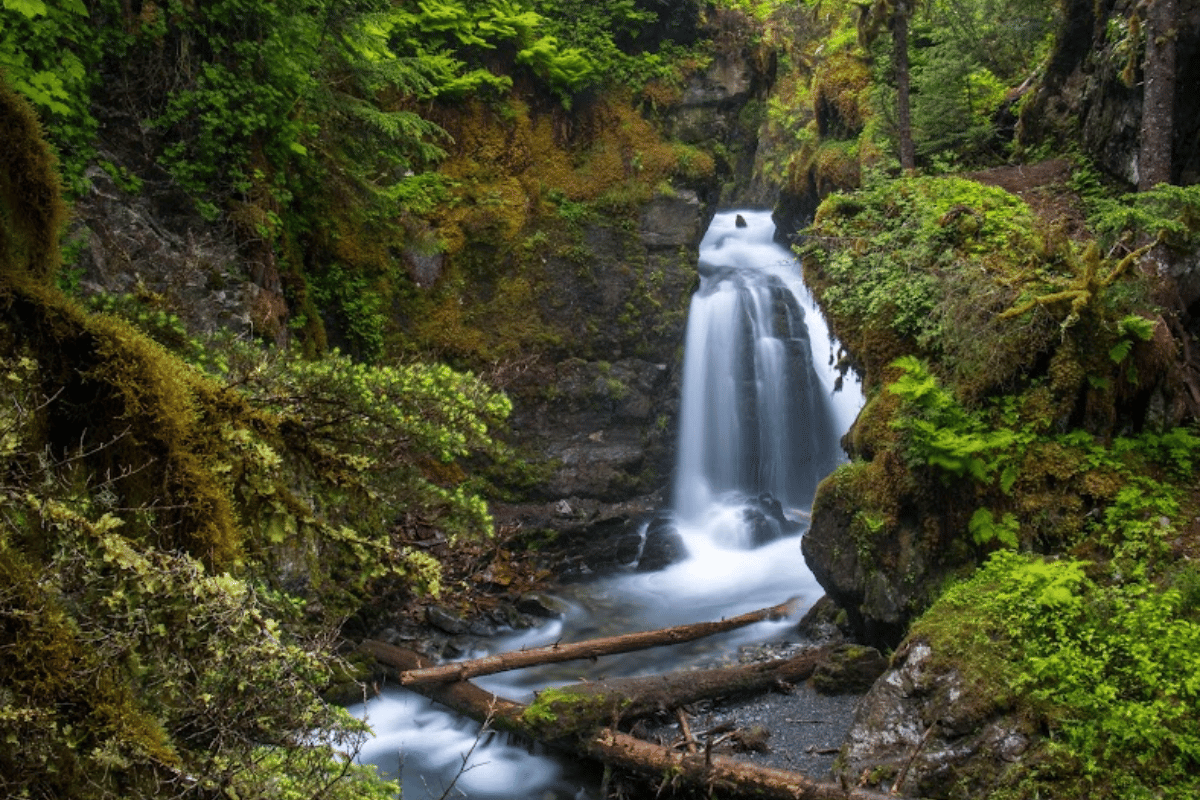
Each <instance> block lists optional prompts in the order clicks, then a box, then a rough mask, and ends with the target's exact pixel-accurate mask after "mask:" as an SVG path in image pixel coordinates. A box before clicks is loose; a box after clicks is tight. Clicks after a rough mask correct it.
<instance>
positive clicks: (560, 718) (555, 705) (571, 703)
mask: <svg viewBox="0 0 1200 800" xmlns="http://www.w3.org/2000/svg"><path fill="white" fill-rule="evenodd" d="M627 703H628V701H627V700H622V699H618V698H608V697H606V696H604V695H602V694H594V693H590V692H586V691H579V692H576V691H572V690H571V687H566V688H563V689H546V690H544V691H542V692H539V693H538V695H537V699H536V700H534V702H533V703H531V704H530V705H529V706H527V707H526V708H525V710H524V712H522V715H521V718H522V721H523V722H524V723H525V724H526V725H528V726H529V727H530V728H531V729H533V730H534V731H536V732H537V735H538V738H539V739H541V740H544V741H549V740H554V739H561V738H564V737H567V736H581V735H586V734H588V733H590V732H591V731H594V730H596V729H597V728H600V727H603V726H605V725H609V724H612V723H613V722H614V720H616V719H617V718H618V717H619V716H620V711H621V709H622V708H623V707H624V706H625V705H627Z"/></svg>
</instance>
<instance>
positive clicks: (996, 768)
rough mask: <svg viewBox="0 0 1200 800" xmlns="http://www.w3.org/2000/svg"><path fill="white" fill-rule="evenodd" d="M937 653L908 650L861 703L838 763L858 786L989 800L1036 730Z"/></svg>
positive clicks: (913, 645) (923, 647)
mask: <svg viewBox="0 0 1200 800" xmlns="http://www.w3.org/2000/svg"><path fill="white" fill-rule="evenodd" d="M934 655H935V654H934V653H933V650H932V649H931V647H930V646H929V645H928V644H927V643H925V642H923V641H916V642H910V643H907V644H906V645H905V646H904V647H902V648H901V649H900V650H899V651H897V653H896V655H895V657H894V658H893V659H892V664H893V666H892V668H891V669H890V670H888V671H887V672H886V673H885V674H884V675H883V677H882V678H880V679H879V680H878V681H876V682H875V684H874V686H873V687H872V688H871V690H870V691H869V692H868V693H867V694H866V695H865V696H864V697H863V698H862V700H861V701H860V702H859V705H858V708H857V711H856V712H855V716H854V723H853V726H852V727H851V729H850V732H849V734H848V735H847V738H846V742H845V744H844V745H843V747H842V753H841V757H840V758H839V763H840V765H841V766H840V769H839V774H840V777H841V778H843V779H844V780H845V781H847V782H850V783H851V784H859V783H860V782H862V784H863V785H866V786H871V787H875V788H878V789H881V790H884V791H888V790H891V789H892V787H893V786H894V785H895V784H897V783H899V786H898V787H897V788H898V791H899V793H900V794H901V795H905V796H912V797H952V798H964V800H965V799H966V798H971V797H986V796H988V793H989V790H990V788H992V787H994V786H995V785H996V784H997V783H998V782H999V781H1000V780H1001V779H1002V778H1003V776H1004V773H1005V772H1006V771H1007V770H1008V769H1010V768H1011V766H1012V765H1013V764H1014V763H1016V762H1017V761H1018V760H1019V759H1020V758H1021V756H1022V754H1024V753H1025V751H1026V750H1027V749H1028V748H1029V744H1030V741H1031V739H1032V737H1033V736H1034V731H1032V730H1031V729H1030V726H1029V723H1028V722H1027V721H1024V720H1021V719H1018V718H1016V717H1015V716H1014V715H1012V714H1009V713H1007V709H1006V708H1004V707H1003V705H1002V701H1001V700H1000V699H997V698H993V697H980V696H978V691H979V690H978V688H977V687H972V686H971V685H969V684H968V683H967V682H966V681H964V680H963V677H962V675H961V674H959V673H958V671H957V670H955V669H953V668H946V667H945V666H944V665H939V663H938V661H937V659H935V658H934Z"/></svg>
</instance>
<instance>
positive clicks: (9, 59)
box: [0, 0, 102, 190]
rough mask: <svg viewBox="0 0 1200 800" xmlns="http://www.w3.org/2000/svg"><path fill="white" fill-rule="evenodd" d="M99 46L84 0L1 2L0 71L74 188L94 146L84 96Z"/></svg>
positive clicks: (88, 91) (94, 127) (93, 123)
mask: <svg viewBox="0 0 1200 800" xmlns="http://www.w3.org/2000/svg"><path fill="white" fill-rule="evenodd" d="M101 48H102V44H101V43H100V41H98V39H97V37H96V36H95V34H94V33H93V31H92V30H91V28H90V26H89V22H88V10H87V7H86V6H85V5H84V4H83V0H52V1H51V2H45V0H6V2H5V3H3V5H0V72H2V73H3V74H4V79H5V80H6V81H8V82H9V84H10V85H11V86H12V87H13V88H14V89H15V90H16V91H18V92H20V93H21V94H22V95H24V96H25V97H26V99H28V100H29V102H30V103H32V104H33V105H34V107H35V108H36V109H37V111H38V115H39V116H40V117H41V119H42V121H43V124H44V125H45V127H46V128H47V129H48V130H49V132H50V134H51V137H52V138H53V140H54V143H55V146H56V149H57V151H58V156H59V159H60V161H61V163H62V165H63V174H64V177H65V178H66V180H67V183H68V186H69V187H71V188H72V189H75V190H78V189H79V188H80V185H81V181H82V180H83V169H84V166H85V165H86V163H87V161H88V159H89V158H90V157H91V156H92V154H93V152H94V150H95V145H94V143H93V139H94V137H95V135H96V130H97V122H96V119H95V117H93V116H92V113H91V110H90V109H89V107H88V100H89V97H90V94H91V89H92V87H93V86H94V85H95V83H96V81H97V78H98V76H97V74H96V72H95V70H94V69H93V67H94V64H95V61H96V60H97V59H98V57H99V53H100V51H101Z"/></svg>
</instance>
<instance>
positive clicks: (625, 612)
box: [350, 210, 863, 800]
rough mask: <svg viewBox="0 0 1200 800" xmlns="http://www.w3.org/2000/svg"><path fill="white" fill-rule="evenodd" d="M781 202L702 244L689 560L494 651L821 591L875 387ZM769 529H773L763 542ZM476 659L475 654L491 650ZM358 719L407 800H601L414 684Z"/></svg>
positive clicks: (543, 757) (653, 661) (676, 497)
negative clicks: (847, 458)
mask: <svg viewBox="0 0 1200 800" xmlns="http://www.w3.org/2000/svg"><path fill="white" fill-rule="evenodd" d="M774 233H775V226H774V223H773V222H772V220H771V214H770V212H769V211H754V210H741V211H726V212H722V213H718V214H717V215H716V216H715V217H714V219H713V221H712V223H711V225H710V227H709V229H708V231H707V233H706V234H705V236H704V239H703V241H702V242H701V245H700V256H699V272H700V287H699V288H698V289H697V291H696V293H695V295H694V296H693V298H692V302H691V306H690V309H689V314H688V327H687V334H686V340H685V347H684V367H683V392H682V396H681V405H680V419H679V440H678V449H677V453H676V469H675V475H674V480H673V484H672V487H671V502H670V507H669V508H668V509H664V511H663V512H662V514H660V515H658V516H659V517H665V518H667V519H668V520H669V521H670V524H671V527H672V530H673V531H674V532H675V533H676V534H677V535H678V537H679V539H680V540H681V542H682V544H683V547H684V549H685V550H686V552H687V555H686V557H685V558H684V559H683V560H682V561H679V562H677V563H674V564H672V565H670V566H668V567H666V568H665V569H662V570H660V571H656V572H637V571H634V570H632V569H631V570H630V571H628V572H622V573H619V574H616V575H611V576H607V577H603V578H598V579H596V580H592V581H589V582H585V583H579V584H572V585H570V586H568V587H565V588H564V591H563V595H562V597H563V599H565V600H566V601H568V602H569V603H570V604H571V607H572V611H571V613H569V614H567V615H566V616H565V617H564V618H563V619H561V620H556V621H553V622H551V623H549V624H547V625H545V626H543V627H541V628H537V629H534V630H530V631H523V632H516V633H513V634H512V635H510V636H498V637H496V638H495V639H491V640H487V641H485V642H482V643H481V645H480V646H481V647H486V649H487V652H492V653H497V652H503V651H507V650H516V649H521V648H530V647H538V646H541V645H545V644H552V643H554V642H556V641H578V640H582V639H586V638H592V637H596V636H607V635H614V634H618V633H624V632H629V631H633V630H649V629H654V628H660V627H665V626H669V625H681V624H686V623H691V622H699V621H706V620H715V619H721V618H724V617H730V616H734V615H737V614H742V613H745V612H748V611H752V610H755V609H758V608H764V607H767V606H771V605H775V604H777V603H780V602H782V601H784V600H786V599H788V598H789V597H798V598H799V599H800V603H799V611H800V612H803V611H804V610H807V608H808V607H809V606H811V604H812V603H813V602H815V601H816V600H817V599H818V598H819V597H820V596H821V594H822V590H821V588H820V586H819V585H818V584H817V583H816V580H815V579H814V578H813V577H812V574H811V573H810V572H809V570H808V568H807V566H806V565H805V563H804V559H803V557H802V555H801V553H800V537H801V536H802V535H803V532H804V530H805V529H806V528H807V520H808V515H809V512H810V511H811V506H812V499H813V495H814V493H815V490H816V485H817V483H818V482H819V481H820V480H821V479H822V478H823V477H824V476H825V475H826V474H828V472H829V471H831V470H832V469H833V468H834V467H835V466H836V465H837V464H838V463H839V462H840V461H841V460H843V459H844V455H843V454H842V451H841V449H840V447H839V444H838V442H839V439H840V437H841V436H842V434H844V433H845V431H847V430H848V429H849V426H850V425H851V423H852V422H853V420H854V418H855V416H856V415H857V413H858V411H859V409H860V408H861V407H862V403H863V397H862V391H861V387H860V386H859V384H858V382H857V379H856V377H855V376H854V375H853V374H852V373H851V374H843V372H842V371H840V370H839V368H838V366H839V364H838V362H839V358H838V355H839V352H838V345H837V343H836V342H835V341H834V340H833V339H832V337H831V336H830V334H829V331H828V328H827V327H826V324H825V321H824V318H823V317H822V315H821V313H820V310H819V309H818V308H817V307H816V305H815V303H814V301H813V300H812V298H811V295H810V293H809V292H808V290H807V288H806V287H805V286H804V283H803V280H802V277H801V273H800V265H799V262H798V261H797V259H796V258H795V256H794V255H792V253H791V252H790V251H789V250H788V249H787V248H786V247H784V246H782V245H780V244H778V243H776V242H775V241H774ZM764 530H765V531H766V532H765V534H764ZM795 624H796V618H795V617H793V618H791V619H786V620H780V621H772V622H760V623H757V624H755V625H752V626H750V627H747V628H744V629H742V630H739V631H736V632H732V633H729V634H725V635H722V636H721V637H716V638H714V639H713V640H708V639H706V640H702V641H699V642H692V643H689V644H684V645H675V646H672V647H670V648H656V649H653V650H648V651H643V652H636V653H627V654H623V655H617V656H606V657H604V658H602V659H599V661H598V662H596V663H590V662H568V663H566V664H558V665H548V666H543V667H530V668H527V669H522V670H515V671H512V672H508V673H503V674H500V675H491V676H487V677H484V678H479V679H476V681H475V682H476V683H477V685H479V686H480V687H481V688H484V689H486V690H488V691H490V692H493V693H495V694H497V695H500V696H502V697H506V698H509V699H512V700H516V701H520V702H529V701H530V700H531V699H532V693H533V692H534V691H535V690H539V689H542V688H545V687H548V686H562V685H566V684H568V683H572V682H575V681H577V680H579V679H580V678H594V677H596V676H598V675H600V674H603V675H604V676H605V677H616V676H620V675H645V674H652V673H656V672H664V671H668V670H673V669H679V668H684V667H687V666H690V665H694V664H700V663H704V662H711V661H714V660H715V659H717V658H718V657H720V656H721V655H722V654H723V653H732V652H736V650H737V648H738V647H739V646H742V645H745V644H749V643H760V642H766V641H774V640H779V639H780V638H787V637H789V636H790V637H792V638H793V639H794V638H795ZM487 652H482V651H481V652H476V653H472V654H470V656H472V657H474V656H479V655H485V654H487ZM350 711H351V713H353V714H355V715H356V716H358V717H360V718H365V719H366V720H367V721H368V723H369V724H370V725H371V726H372V729H373V731H374V736H373V738H371V739H369V740H368V741H367V742H366V743H365V745H364V746H363V748H362V750H361V751H360V753H359V759H360V760H361V761H363V762H364V763H370V764H374V765H376V766H377V767H378V768H379V769H380V770H381V771H382V772H384V773H385V774H388V775H391V776H394V775H396V774H397V773H399V774H400V775H401V777H402V781H403V789H404V797H405V798H406V800H425V799H426V798H431V799H432V800H436V799H437V798H440V797H441V796H442V795H443V794H444V793H445V791H446V790H447V788H448V787H449V786H450V785H451V783H452V782H453V785H454V793H453V795H452V796H460V797H461V796H466V797H471V798H481V799H482V800H517V798H522V799H526V798H538V800H568V798H579V800H586V798H596V797H598V796H599V795H598V787H599V783H598V780H597V779H596V776H595V774H594V772H593V771H590V770H587V769H585V768H583V767H581V766H579V765H577V764H573V763H571V762H570V761H569V760H566V759H562V758H559V757H557V756H555V755H551V754H546V753H542V752H537V751H534V752H531V751H530V749H529V748H528V747H526V746H521V745H517V744H515V743H511V742H508V741H506V740H505V737H503V736H501V735H496V734H492V733H488V734H486V735H484V736H483V737H480V736H479V726H478V724H476V723H474V722H472V721H470V720H465V719H462V718H459V717H457V716H456V715H455V714H454V713H453V712H450V711H448V710H445V709H442V708H441V707H439V706H435V705H434V704H433V703H431V702H430V701H428V700H426V699H424V698H423V697H420V696H419V695H416V694H414V693H411V692H408V691H406V690H403V689H400V688H397V687H385V688H384V689H383V691H382V693H381V694H380V695H379V696H378V697H376V698H373V699H371V700H369V701H367V702H366V703H364V704H359V705H357V706H353V707H351V709H350Z"/></svg>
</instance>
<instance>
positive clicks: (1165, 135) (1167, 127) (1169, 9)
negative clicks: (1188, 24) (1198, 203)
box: [1138, 0, 1179, 192]
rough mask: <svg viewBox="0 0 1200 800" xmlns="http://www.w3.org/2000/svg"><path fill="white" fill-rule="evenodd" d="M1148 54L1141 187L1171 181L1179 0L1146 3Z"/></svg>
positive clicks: (1144, 75) (1144, 71) (1144, 65)
mask: <svg viewBox="0 0 1200 800" xmlns="http://www.w3.org/2000/svg"><path fill="white" fill-rule="evenodd" d="M1145 7H1146V12H1145V13H1146V21H1145V25H1146V55H1145V58H1144V60H1143V61H1142V129H1141V141H1140V146H1139V152H1138V191H1139V192H1144V191H1146V190H1147V189H1152V188H1154V187H1155V186H1157V185H1158V184H1160V183H1170V182H1171V155H1172V152H1171V151H1172V147H1173V146H1174V141H1175V38H1176V31H1175V26H1177V25H1178V24H1179V23H1178V20H1177V19H1176V16H1175V15H1176V0H1148V2H1147V3H1146V6H1145Z"/></svg>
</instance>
